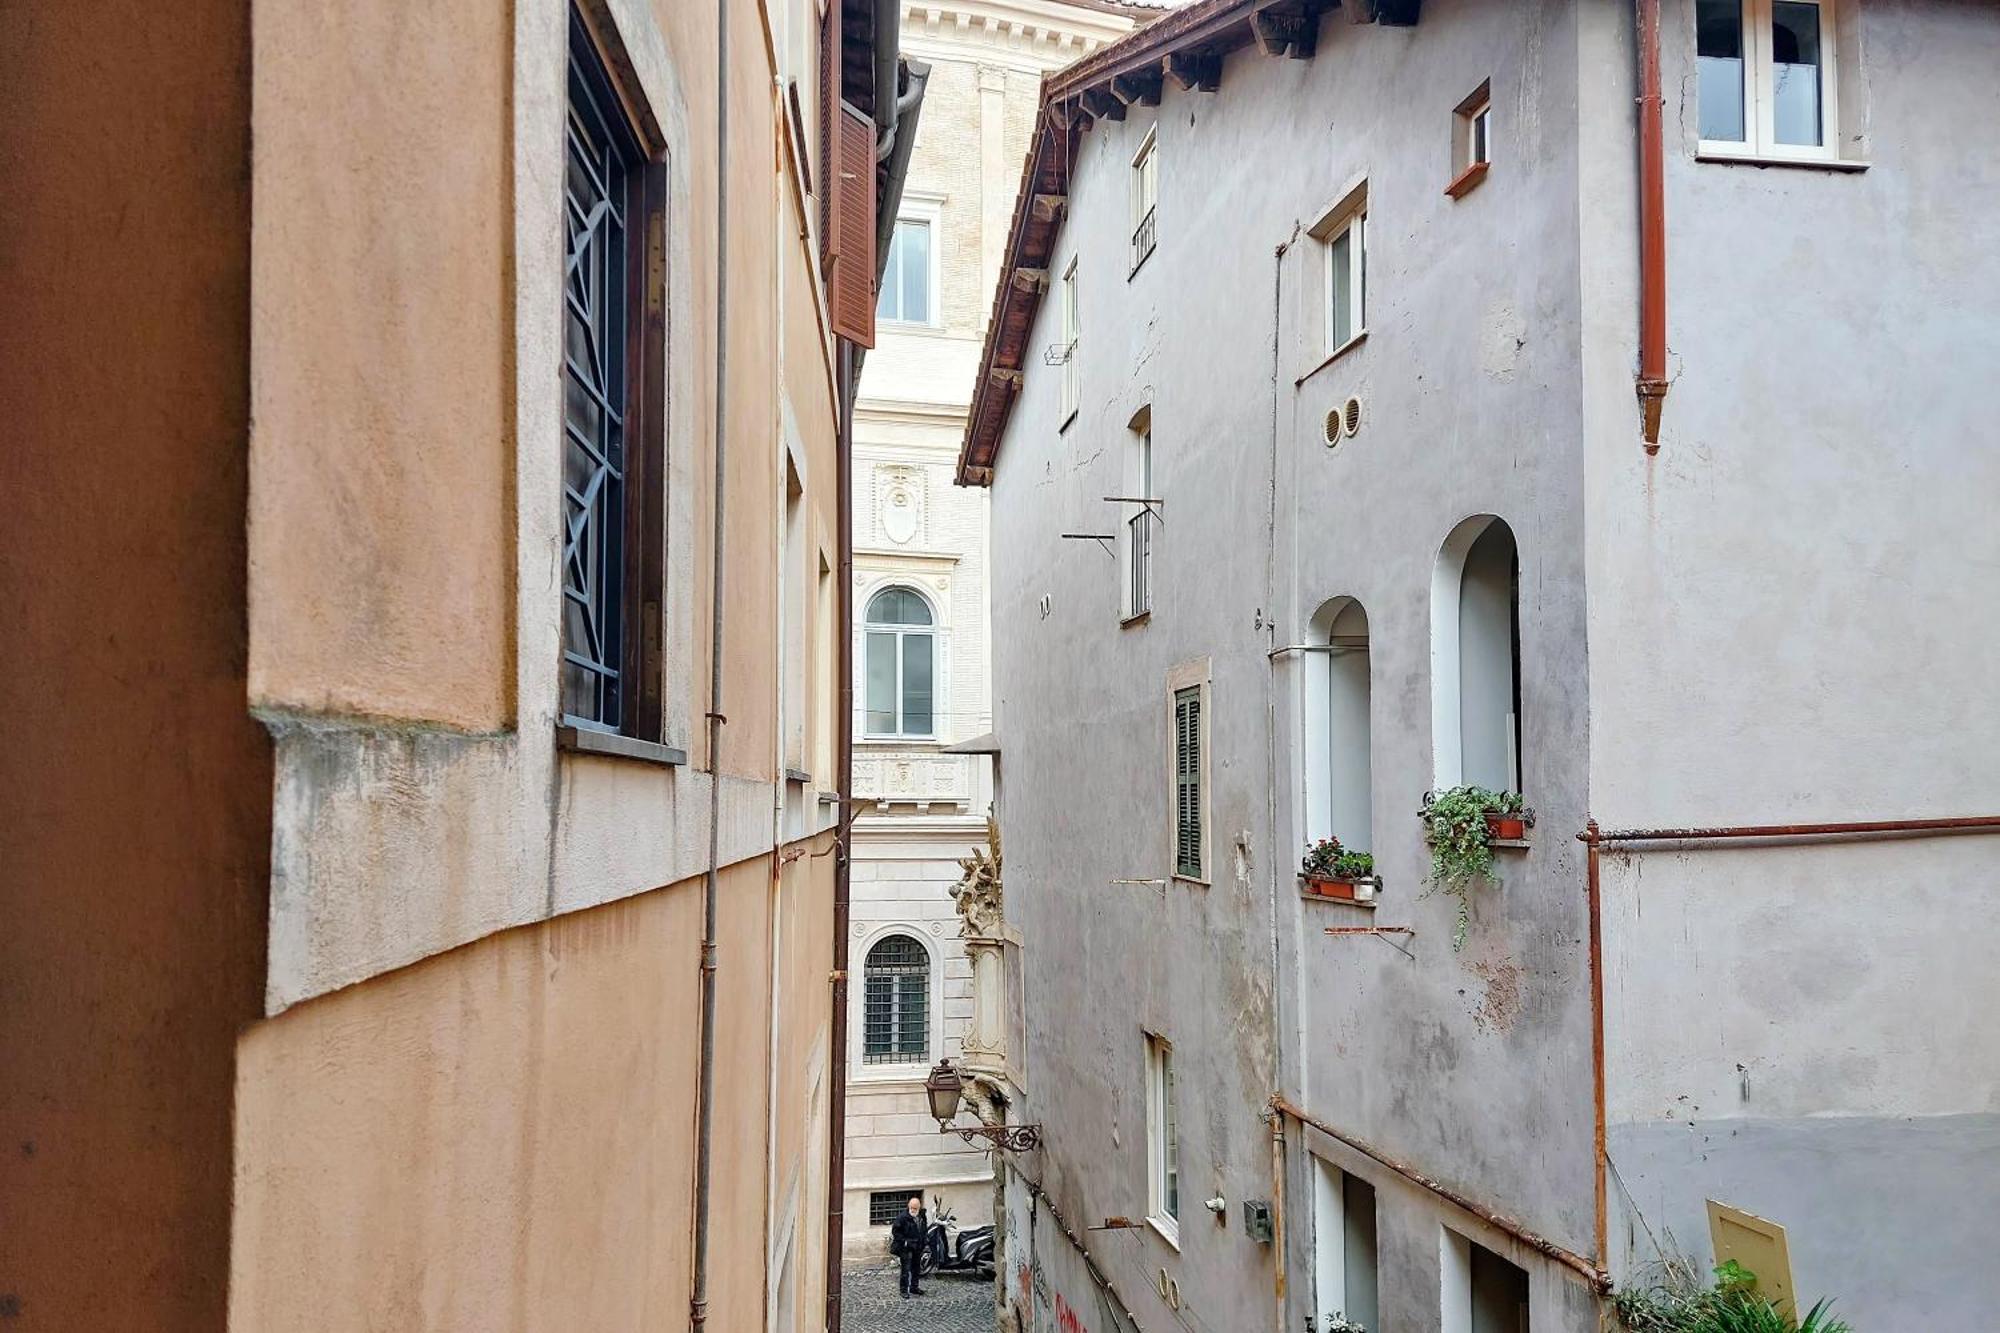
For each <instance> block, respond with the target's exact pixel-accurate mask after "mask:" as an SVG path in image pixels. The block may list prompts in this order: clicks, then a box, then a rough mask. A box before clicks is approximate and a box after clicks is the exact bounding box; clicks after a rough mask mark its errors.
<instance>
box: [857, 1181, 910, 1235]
mask: <svg viewBox="0 0 2000 1333" xmlns="http://www.w3.org/2000/svg"><path fill="white" fill-rule="evenodd" d="M922 1195H923V1191H922V1190H921V1189H918V1188H917V1187H916V1186H914V1185H913V1186H911V1187H910V1188H909V1189H906V1190H872V1191H870V1192H869V1195H868V1225H869V1226H871V1227H886V1226H888V1225H889V1224H890V1223H892V1222H894V1221H895V1220H896V1219H897V1218H899V1217H901V1216H902V1215H903V1213H904V1211H905V1210H906V1209H908V1208H909V1206H910V1200H911V1199H913V1198H920V1197H922Z"/></svg>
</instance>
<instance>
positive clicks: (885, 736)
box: [859, 579, 944, 741]
mask: <svg viewBox="0 0 2000 1333" xmlns="http://www.w3.org/2000/svg"><path fill="white" fill-rule="evenodd" d="M892 588H900V589H902V590H903V591H905V592H910V593H915V594H916V595H917V597H918V599H919V600H921V601H922V602H923V604H924V606H925V607H926V608H927V609H928V610H929V611H930V613H931V623H930V624H928V625H889V624H880V623H877V622H876V621H873V620H869V619H867V614H868V612H867V608H868V607H869V606H871V605H873V604H874V601H875V599H876V598H877V597H879V596H880V595H881V594H883V593H885V592H888V591H889V590H890V589H892ZM861 605H862V624H861V698H860V700H859V702H860V705H861V723H862V738H863V739H864V740H871V741H934V740H936V739H937V737H938V712H939V706H940V704H941V703H942V702H943V699H944V622H943V620H942V618H941V617H940V616H939V613H938V604H937V602H936V601H935V600H934V599H932V598H931V597H930V596H929V595H928V594H927V593H925V592H924V590H923V589H922V588H920V587H918V586H917V585H916V584H915V583H913V582H910V581H908V580H907V579H890V580H888V581H887V582H885V583H882V584H881V585H879V586H877V587H874V588H870V589H869V590H868V600H867V601H865V602H863V603H862V604H861ZM875 634H894V635H895V636H896V730H894V731H876V730H875V729H874V728H873V727H871V726H869V725H868V713H869V708H868V640H869V638H870V637H871V636H872V635H875ZM914 634H922V635H926V636H928V637H929V638H930V641H931V729H930V730H929V731H910V730H908V729H906V728H905V727H904V726H903V640H904V639H905V638H907V637H909V636H911V635H914Z"/></svg>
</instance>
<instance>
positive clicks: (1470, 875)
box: [1422, 787, 1533, 953]
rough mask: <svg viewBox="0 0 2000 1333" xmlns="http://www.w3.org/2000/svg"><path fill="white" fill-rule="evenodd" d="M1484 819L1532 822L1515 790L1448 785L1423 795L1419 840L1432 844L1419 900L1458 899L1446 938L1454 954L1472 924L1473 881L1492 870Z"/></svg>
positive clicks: (1491, 848)
mask: <svg viewBox="0 0 2000 1333" xmlns="http://www.w3.org/2000/svg"><path fill="white" fill-rule="evenodd" d="M1488 815H1496V816H1502V817H1505V818H1508V819H1519V820H1521V821H1522V822H1523V823H1527V822H1531V821H1532V819H1533V816H1532V815H1531V814H1530V813H1529V812H1528V811H1527V810H1526V809H1524V808H1523V807H1522V805H1521V793H1519V792H1514V791H1489V790H1488V789H1487V788H1485V787H1453V788H1451V789H1450V790H1449V791H1437V792H1427V793H1425V795H1424V808H1423V811H1422V816H1423V821H1424V836H1425V837H1426V838H1427V839H1428V840H1429V842H1430V845H1431V873H1430V885H1431V887H1430V888H1429V889H1427V890H1426V891H1425V893H1424V896H1425V897H1429V896H1430V895H1431V894H1433V893H1448V894H1450V895H1451V896H1452V897H1453V898H1456V899H1457V900H1458V922H1457V924H1456V926H1455V927H1454V928H1453V930H1452V935H1451V948H1452V952H1453V953H1457V952H1458V951H1459V950H1460V949H1463V948H1464V947H1465V934H1466V931H1467V930H1469V929H1470V928H1471V926H1472V898H1471V892H1472V884H1473V881H1475V880H1479V879H1484V878H1485V877H1486V875H1487V874H1488V872H1490V871H1491V870H1492V869H1493V840H1492V833H1491V831H1490V829H1489V827H1488V821H1487V816H1488Z"/></svg>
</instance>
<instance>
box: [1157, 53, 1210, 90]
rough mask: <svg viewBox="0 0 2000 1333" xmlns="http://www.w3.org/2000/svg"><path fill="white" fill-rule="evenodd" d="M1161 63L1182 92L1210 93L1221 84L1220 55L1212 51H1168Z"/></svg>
mask: <svg viewBox="0 0 2000 1333" xmlns="http://www.w3.org/2000/svg"><path fill="white" fill-rule="evenodd" d="M1161 65H1162V67H1163V68H1164V70H1165V71H1166V73H1167V75H1168V77H1170V78H1171V79H1173V81H1174V82H1175V83H1178V84H1179V85H1180V86H1181V89H1182V91H1184V92H1203V93H1212V92H1214V91H1215V90H1216V89H1217V88H1220V87H1221V86H1222V57H1221V56H1219V55H1216V54H1215V53H1213V52H1200V51H1186V52H1183V51H1170V52H1168V53H1167V57H1166V59H1165V60H1164V61H1162V62H1161Z"/></svg>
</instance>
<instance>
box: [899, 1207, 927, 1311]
mask: <svg viewBox="0 0 2000 1333" xmlns="http://www.w3.org/2000/svg"><path fill="white" fill-rule="evenodd" d="M930 1234H931V1223H930V1219H929V1218H928V1217H926V1216H924V1197H923V1195H921V1194H914V1195H911V1196H910V1207H909V1211H908V1212H906V1213H904V1214H903V1215H902V1216H901V1217H899V1218H897V1219H896V1224H895V1225H894V1226H892V1227H890V1228H889V1252H890V1253H891V1254H893V1255H895V1256H896V1257H897V1258H898V1259H900V1260H902V1262H903V1274H902V1292H903V1297H904V1299H906V1300H907V1299H908V1298H909V1297H911V1296H921V1295H923V1294H924V1290H923V1288H922V1287H919V1286H918V1285H917V1265H918V1263H919V1262H920V1261H921V1260H922V1259H923V1256H924V1246H925V1245H927V1244H929V1243H930Z"/></svg>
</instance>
